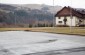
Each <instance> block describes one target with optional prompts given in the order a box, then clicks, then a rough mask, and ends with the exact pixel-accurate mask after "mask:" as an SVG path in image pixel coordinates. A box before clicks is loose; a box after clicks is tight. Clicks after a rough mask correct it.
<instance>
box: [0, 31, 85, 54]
mask: <svg viewBox="0 0 85 55" xmlns="http://www.w3.org/2000/svg"><path fill="white" fill-rule="evenodd" d="M29 54H30V55H76V54H77V55H85V37H82V36H75V35H62V34H51V33H42V32H28V31H4V32H0V55H29Z"/></svg>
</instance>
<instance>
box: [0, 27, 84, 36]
mask: <svg viewBox="0 0 85 55" xmlns="http://www.w3.org/2000/svg"><path fill="white" fill-rule="evenodd" d="M13 30H14V31H17V30H26V31H27V30H28V31H35V32H49V33H62V34H74V35H84V36H85V27H72V29H71V31H70V27H37V28H0V31H13Z"/></svg>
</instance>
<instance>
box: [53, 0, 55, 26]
mask: <svg viewBox="0 0 85 55" xmlns="http://www.w3.org/2000/svg"><path fill="white" fill-rule="evenodd" d="M53 9H54V0H53ZM54 21H55V19H54V12H53V27H54V25H55V24H54Z"/></svg>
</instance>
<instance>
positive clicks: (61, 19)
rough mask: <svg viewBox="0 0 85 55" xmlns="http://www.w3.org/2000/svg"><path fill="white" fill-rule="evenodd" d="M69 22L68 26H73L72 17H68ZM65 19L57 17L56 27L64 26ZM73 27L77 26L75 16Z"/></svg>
mask: <svg viewBox="0 0 85 55" xmlns="http://www.w3.org/2000/svg"><path fill="white" fill-rule="evenodd" d="M66 18H67V22H66V24H67V25H69V26H71V18H70V16H67V17H66ZM63 19H64V17H61V18H60V19H59V18H58V17H56V25H64V21H63ZM59 21H62V23H59ZM72 26H76V17H75V16H73V18H72Z"/></svg>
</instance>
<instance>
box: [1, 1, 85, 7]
mask: <svg viewBox="0 0 85 55" xmlns="http://www.w3.org/2000/svg"><path fill="white" fill-rule="evenodd" d="M0 3H7V4H47V5H53V0H0ZM54 5H60V6H71V7H76V8H85V0H54Z"/></svg>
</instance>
